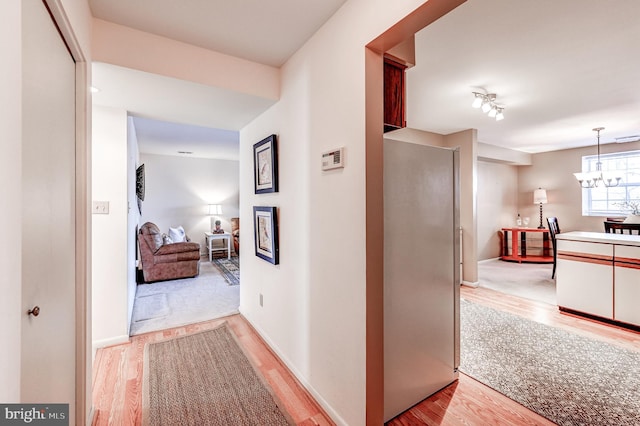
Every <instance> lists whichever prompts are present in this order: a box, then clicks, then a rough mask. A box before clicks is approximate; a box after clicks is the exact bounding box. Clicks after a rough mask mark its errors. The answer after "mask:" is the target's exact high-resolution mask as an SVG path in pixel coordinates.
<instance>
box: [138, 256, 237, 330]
mask: <svg viewBox="0 0 640 426" xmlns="http://www.w3.org/2000/svg"><path fill="white" fill-rule="evenodd" d="M238 306H240V286H239V285H229V284H228V283H227V280H226V278H225V277H224V275H222V273H221V272H220V271H219V270H218V268H216V267H214V266H213V265H212V264H211V263H209V262H208V261H206V260H201V261H200V274H199V275H198V276H197V277H195V278H185V279H181V280H172V281H161V282H157V283H151V284H140V285H138V287H137V290H136V298H135V301H134V304H133V318H132V321H131V329H130V332H129V334H130V335H132V336H133V335H136V334H141V333H147V332H150V331H156V330H164V329H167V328H172V327H178V326H181V325H185V324H192V323H196V322H200V321H207V320H211V319H215V318H220V317H224V316H227V315H231V314H235V313H238Z"/></svg>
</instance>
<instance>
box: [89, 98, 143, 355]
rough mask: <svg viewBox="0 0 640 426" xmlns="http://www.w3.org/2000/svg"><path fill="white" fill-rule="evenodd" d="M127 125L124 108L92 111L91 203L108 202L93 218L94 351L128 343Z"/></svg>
mask: <svg viewBox="0 0 640 426" xmlns="http://www.w3.org/2000/svg"><path fill="white" fill-rule="evenodd" d="M127 122H128V120H127V112H126V111H125V110H121V109H115V108H106V107H99V106H94V107H93V121H92V125H93V129H92V134H93V136H92V137H93V142H92V148H93V163H92V167H93V182H92V191H93V200H94V201H108V202H109V214H93V216H92V219H93V226H92V261H93V272H92V274H93V277H92V281H93V346H94V348H95V347H100V346H106V345H109V344H115V343H120V342H123V341H127V340H128V339H129V333H128V330H129V321H128V319H129V318H128V306H129V295H128V287H127V283H128V277H129V275H130V271H128V270H127V269H128V265H129V263H130V262H129V261H128V257H127V256H128V241H127V230H128V225H127V216H128V212H127V207H128V206H127V201H128V200H127V189H126V188H127V176H128V174H129V173H128V171H127V165H128V160H129V152H128V149H127ZM132 207H133V208H135V206H132Z"/></svg>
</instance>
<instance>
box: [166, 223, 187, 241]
mask: <svg viewBox="0 0 640 426" xmlns="http://www.w3.org/2000/svg"><path fill="white" fill-rule="evenodd" d="M169 238H171V241H173V242H174V243H181V242H184V241H186V240H187V239H186V234H185V232H184V228H183V227H182V226H178V227H177V228H171V227H169Z"/></svg>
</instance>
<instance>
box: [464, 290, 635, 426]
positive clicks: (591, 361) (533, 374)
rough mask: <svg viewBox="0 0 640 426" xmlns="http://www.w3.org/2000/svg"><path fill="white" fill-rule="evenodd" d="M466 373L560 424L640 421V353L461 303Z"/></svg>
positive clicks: (602, 423)
mask: <svg viewBox="0 0 640 426" xmlns="http://www.w3.org/2000/svg"><path fill="white" fill-rule="evenodd" d="M460 317H461V348H460V353H461V365H460V371H462V372H463V373H465V374H467V375H469V376H471V377H473V378H474V379H476V380H478V381H480V382H482V383H484V384H486V385H487V386H489V387H491V388H493V389H495V390H497V391H499V392H501V393H503V394H504V395H506V396H508V397H509V398H511V399H513V400H515V401H517V402H519V403H520V404H522V405H524V406H526V407H528V408H530V409H531V410H533V411H535V412H537V413H539V414H540V415H542V416H544V417H546V418H548V419H549V420H551V421H553V422H555V423H557V424H559V425H589V426H598V425H616V426H618V425H638V424H640V353H639V352H633V351H629V350H625V349H621V348H618V347H616V346H613V345H610V344H607V343H603V342H598V341H595V340H591V339H588V338H585V337H583V336H579V335H577V334H573V333H570V332H567V331H564V330H561V329H558V328H554V327H550V326H547V325H545V324H541V323H537V322H534V321H530V320H527V319H525V318H521V317H518V316H515V315H512V314H509V313H506V312H500V311H497V310H494V309H491V308H487V307H484V306H481V305H478V304H475V303H471V302H468V301H466V300H461V315H460Z"/></svg>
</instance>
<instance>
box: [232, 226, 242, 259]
mask: <svg viewBox="0 0 640 426" xmlns="http://www.w3.org/2000/svg"><path fill="white" fill-rule="evenodd" d="M231 235H233V248H234V250H235V251H236V254H237V255H238V256H240V218H239V217H232V218H231Z"/></svg>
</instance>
